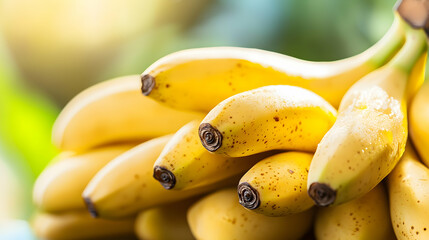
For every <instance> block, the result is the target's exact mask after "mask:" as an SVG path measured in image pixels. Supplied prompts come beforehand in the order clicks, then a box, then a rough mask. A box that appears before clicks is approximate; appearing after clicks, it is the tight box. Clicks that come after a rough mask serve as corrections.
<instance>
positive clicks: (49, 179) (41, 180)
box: [33, 145, 134, 212]
mask: <svg viewBox="0 0 429 240" xmlns="http://www.w3.org/2000/svg"><path fill="white" fill-rule="evenodd" d="M132 146H134V145H116V146H115V145H113V146H108V147H104V148H98V149H94V150H92V151H90V152H86V153H82V154H75V153H72V152H65V153H62V154H60V155H59V156H58V157H57V158H55V159H54V161H55V162H54V163H52V164H51V165H50V166H48V167H47V168H46V169H45V170H44V171H43V172H42V173H41V174H40V175H39V177H38V178H37V180H36V182H35V185H34V189H33V201H34V203H35V204H36V206H37V207H38V208H40V210H42V211H47V212H58V211H65V210H74V209H85V204H84V202H83V200H82V192H83V190H84V189H85V187H86V185H87V184H88V182H89V181H90V180H91V178H92V177H94V175H95V174H96V173H97V172H98V171H99V170H100V169H101V168H102V167H104V166H105V165H106V164H107V163H108V162H109V161H111V160H112V159H114V158H115V157H117V156H118V155H120V154H122V153H123V152H125V151H127V150H129V149H130V148H131V147H132Z"/></svg>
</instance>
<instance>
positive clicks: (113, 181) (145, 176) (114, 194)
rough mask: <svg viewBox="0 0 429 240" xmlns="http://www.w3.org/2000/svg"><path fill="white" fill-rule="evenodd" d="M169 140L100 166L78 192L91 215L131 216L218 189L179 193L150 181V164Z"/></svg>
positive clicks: (157, 141) (162, 139) (138, 148)
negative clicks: (81, 190) (80, 191)
mask: <svg viewBox="0 0 429 240" xmlns="http://www.w3.org/2000/svg"><path fill="white" fill-rule="evenodd" d="M170 139H171V135H168V136H164V137H159V138H155V139H153V140H150V141H147V142H145V143H142V144H140V145H138V146H136V147H134V148H132V149H131V150H129V151H127V152H125V153H123V154H121V155H119V156H118V157H117V158H115V159H113V160H112V161H111V162H109V163H108V164H107V165H106V166H105V167H103V168H102V169H101V170H100V171H99V172H98V173H97V174H96V175H95V176H94V178H93V179H92V180H91V181H90V182H89V184H88V185H87V187H86V188H85V190H84V191H83V193H82V197H83V198H84V200H85V203H86V205H87V208H88V210H89V211H90V212H91V214H92V215H93V216H94V217H101V218H111V219H115V218H124V217H129V216H134V215H137V214H138V213H139V212H140V211H143V210H145V209H148V208H152V207H155V206H159V205H162V204H166V203H170V202H174V201H179V200H182V199H186V198H189V197H192V196H195V195H199V194H202V193H205V192H208V191H211V190H213V189H215V188H218V187H219V185H220V186H222V184H220V183H219V184H216V185H210V186H204V187H201V188H195V189H190V190H183V191H168V190H166V189H164V188H163V187H162V186H161V185H160V184H159V182H158V181H156V180H155V179H154V178H153V165H154V163H155V161H156V159H157V158H158V156H159V154H160V153H161V151H162V149H163V148H164V146H165V145H166V144H167V142H168V141H169V140H170ZM237 182H238V181H237Z"/></svg>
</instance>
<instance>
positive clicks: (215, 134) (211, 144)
mask: <svg viewBox="0 0 429 240" xmlns="http://www.w3.org/2000/svg"><path fill="white" fill-rule="evenodd" d="M198 135H199V136H200V140H201V143H202V144H203V146H204V147H205V148H206V149H207V150H208V151H210V152H214V151H216V150H218V149H219V148H220V147H221V146H222V133H220V132H219V130H217V129H216V128H215V127H213V126H212V125H211V124H210V123H201V125H200V127H199V129H198Z"/></svg>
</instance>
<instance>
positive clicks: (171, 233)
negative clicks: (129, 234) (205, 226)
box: [134, 198, 198, 240]
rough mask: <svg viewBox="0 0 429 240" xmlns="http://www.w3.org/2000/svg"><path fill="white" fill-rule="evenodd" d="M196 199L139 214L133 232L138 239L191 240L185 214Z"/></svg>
mask: <svg viewBox="0 0 429 240" xmlns="http://www.w3.org/2000/svg"><path fill="white" fill-rule="evenodd" d="M197 200H198V198H191V199H187V200H184V201H180V202H174V203H170V204H167V205H164V206H159V207H155V208H151V209H148V210H145V211H143V212H141V213H140V214H139V215H138V216H137V218H136V223H135V227H134V228H135V232H136V234H137V236H138V237H139V238H140V239H150V240H170V239H180V240H188V239H189V240H192V239H195V238H194V237H193V235H192V232H191V229H190V228H189V225H188V221H187V219H186V214H187V212H188V209H189V207H190V206H191V205H192V204H193V203H195V202H196V201H197Z"/></svg>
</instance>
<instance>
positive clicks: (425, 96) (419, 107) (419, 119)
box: [409, 82, 429, 166]
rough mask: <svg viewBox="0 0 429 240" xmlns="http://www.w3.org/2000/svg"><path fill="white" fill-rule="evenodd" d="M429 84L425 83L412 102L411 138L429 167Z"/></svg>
mask: <svg viewBox="0 0 429 240" xmlns="http://www.w3.org/2000/svg"><path fill="white" fill-rule="evenodd" d="M428 106H429V82H428V83H425V84H424V85H423V86H422V88H420V90H419V91H418V92H417V94H416V96H415V97H414V98H413V101H412V102H411V106H410V111H409V121H410V123H409V124H410V137H411V139H412V140H413V143H414V146H415V147H416V149H417V152H418V153H419V155H420V157H421V160H422V161H423V163H424V164H426V166H429V128H428V126H429V107H428Z"/></svg>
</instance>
